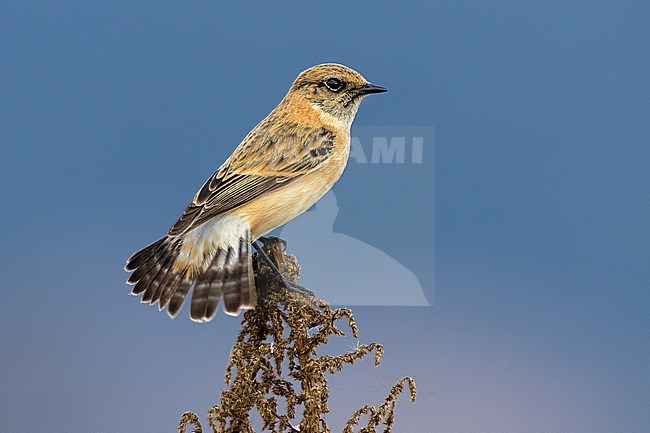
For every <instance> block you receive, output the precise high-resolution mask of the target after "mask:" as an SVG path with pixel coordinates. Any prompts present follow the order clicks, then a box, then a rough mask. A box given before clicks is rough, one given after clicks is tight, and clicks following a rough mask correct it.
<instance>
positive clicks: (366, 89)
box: [359, 83, 388, 95]
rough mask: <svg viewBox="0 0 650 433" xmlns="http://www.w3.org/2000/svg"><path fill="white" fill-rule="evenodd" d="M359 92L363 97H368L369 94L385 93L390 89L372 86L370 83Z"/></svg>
mask: <svg viewBox="0 0 650 433" xmlns="http://www.w3.org/2000/svg"><path fill="white" fill-rule="evenodd" d="M359 92H360V93H361V94H362V95H368V94H370V93H384V92H388V89H387V88H385V87H381V86H375V85H374V84H370V83H368V84H366V85H365V86H363V87H360V88H359Z"/></svg>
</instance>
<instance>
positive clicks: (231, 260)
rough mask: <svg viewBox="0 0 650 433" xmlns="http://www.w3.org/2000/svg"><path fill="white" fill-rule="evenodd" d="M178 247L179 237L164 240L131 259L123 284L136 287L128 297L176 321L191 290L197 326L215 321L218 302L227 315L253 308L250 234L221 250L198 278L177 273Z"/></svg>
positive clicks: (254, 299)
mask: <svg viewBox="0 0 650 433" xmlns="http://www.w3.org/2000/svg"><path fill="white" fill-rule="evenodd" d="M182 246H183V238H182V237H176V236H165V237H164V238H162V239H159V240H158V241H156V242H154V243H153V244H151V245H149V246H147V247H145V248H143V249H141V250H140V251H138V252H136V253H135V254H133V255H132V256H131V257H130V258H129V260H128V261H127V263H126V266H125V270H127V271H129V272H132V274H131V275H130V276H129V279H128V280H127V284H131V285H133V286H134V287H133V289H132V290H131V294H133V295H140V294H143V295H142V299H141V301H142V302H147V303H150V304H151V305H154V304H155V303H156V302H158V308H159V309H160V310H162V309H163V308H165V307H167V313H168V314H169V316H170V317H172V318H174V317H175V316H176V315H177V314H178V312H179V311H180V309H181V307H182V306H183V302H184V301H185V298H186V297H187V294H188V292H189V291H190V289H191V288H192V286H194V292H193V294H192V302H191V307H190V317H191V318H192V320H194V321H197V322H207V321H210V320H212V318H214V316H215V314H216V311H217V306H218V305H219V299H220V298H221V297H222V296H223V309H224V311H225V312H226V313H227V314H230V315H237V314H238V313H239V310H240V309H241V308H252V307H254V306H255V303H256V296H255V285H254V283H253V271H252V265H251V258H250V256H249V249H250V234H248V233H247V234H246V236H243V237H241V238H240V240H239V244H238V245H237V246H229V247H224V248H219V249H218V250H217V252H216V253H215V255H214V257H213V258H212V259H211V260H210V261H209V262H208V263H209V266H207V268H206V269H205V270H204V271H203V272H201V273H199V274H196V273H195V274H188V273H186V272H183V271H178V270H176V269H175V266H174V263H176V261H177V259H178V256H179V254H180V252H181V248H182Z"/></svg>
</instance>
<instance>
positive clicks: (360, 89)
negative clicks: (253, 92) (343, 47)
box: [289, 63, 388, 126]
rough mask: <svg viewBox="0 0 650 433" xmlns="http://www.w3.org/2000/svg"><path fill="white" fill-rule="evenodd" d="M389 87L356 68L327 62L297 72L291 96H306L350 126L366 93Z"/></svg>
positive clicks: (328, 114)
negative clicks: (369, 79) (376, 83)
mask: <svg viewBox="0 0 650 433" xmlns="http://www.w3.org/2000/svg"><path fill="white" fill-rule="evenodd" d="M387 90H388V89H385V88H383V87H380V86H375V85H374V84H371V83H369V82H368V80H366V79H365V78H364V77H363V75H361V74H360V73H358V72H357V71H355V70H354V69H350V68H348V67H346V66H343V65H338V64H335V63H324V64H322V65H316V66H312V67H311V68H309V69H307V70H306V71H303V72H302V73H301V74H300V75H298V78H296V81H294V82H293V84H292V85H291V89H290V90H289V96H290V97H292V98H299V99H303V100H306V101H307V102H309V104H311V106H312V107H313V108H314V109H316V110H318V111H320V112H321V113H323V114H325V115H326V116H332V117H333V118H334V119H335V120H337V121H338V122H342V123H344V124H347V125H348V126H349V125H350V124H351V123H352V120H354V116H355V114H356V113H357V110H358V109H359V104H360V103H361V100H362V99H363V98H364V97H366V96H367V95H369V94H371V93H383V92H386V91H387Z"/></svg>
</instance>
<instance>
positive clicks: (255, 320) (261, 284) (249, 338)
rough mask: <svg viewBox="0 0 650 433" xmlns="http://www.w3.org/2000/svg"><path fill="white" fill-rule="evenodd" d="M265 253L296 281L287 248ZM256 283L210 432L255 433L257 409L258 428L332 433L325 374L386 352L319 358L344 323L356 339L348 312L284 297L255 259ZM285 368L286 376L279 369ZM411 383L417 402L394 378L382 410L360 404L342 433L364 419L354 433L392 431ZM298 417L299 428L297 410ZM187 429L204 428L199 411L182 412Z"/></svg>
mask: <svg viewBox="0 0 650 433" xmlns="http://www.w3.org/2000/svg"><path fill="white" fill-rule="evenodd" d="M263 244H264V251H265V252H266V254H267V255H268V256H269V257H270V258H271V260H273V262H274V263H275V265H276V266H277V267H278V269H279V270H280V271H281V272H282V274H283V275H285V276H286V277H287V278H288V279H289V280H291V281H293V282H295V283H297V282H298V279H299V276H300V265H299V264H298V261H297V260H296V258H295V257H294V256H293V255H291V254H287V253H286V252H285V251H284V247H285V245H286V244H285V243H284V242H283V241H282V240H280V239H278V238H267V239H265V240H264V242H263ZM253 264H254V268H255V279H256V286H257V288H258V291H259V292H260V293H259V294H260V298H261V299H263V300H264V303H263V305H261V306H258V307H257V308H255V309H253V310H249V311H247V312H246V313H245V314H244V316H243V319H242V326H241V330H240V332H239V336H238V337H237V341H236V343H235V345H234V346H233V348H232V351H231V353H230V360H229V363H228V367H227V368H226V374H225V382H226V386H227V387H228V388H227V389H225V390H223V391H222V392H221V400H220V403H219V404H218V405H215V406H213V407H212V408H211V409H210V411H209V413H208V422H209V426H210V429H211V430H212V431H213V432H215V433H217V432H218V433H253V432H254V431H255V430H254V428H253V425H252V422H251V419H250V414H251V412H252V411H253V410H255V411H256V412H257V413H258V414H259V416H260V417H261V419H262V426H261V430H263V431H269V432H272V433H280V432H298V431H299V432H308V433H317V432H319V433H320V432H328V433H329V432H330V429H329V427H328V426H327V422H326V419H325V415H326V414H327V413H329V407H328V406H327V401H328V398H329V389H328V383H327V376H326V374H327V373H329V374H334V373H336V372H338V371H340V370H341V369H342V368H343V367H344V365H345V364H353V363H354V362H356V361H358V360H359V359H362V358H364V357H365V356H367V355H369V354H371V353H374V358H375V359H374V360H375V365H379V361H380V360H381V355H382V353H383V347H382V345H381V344H379V343H370V344H363V345H360V346H358V347H356V348H355V349H353V350H352V351H351V352H348V353H344V354H341V355H338V356H332V355H321V356H319V355H318V348H319V346H321V345H324V344H327V342H328V340H329V337H330V336H332V335H345V334H344V332H343V331H342V330H341V329H339V327H338V323H339V322H340V321H341V320H345V321H346V322H347V325H348V327H349V328H350V330H351V332H352V335H353V336H354V337H355V338H357V337H358V328H357V324H356V322H355V321H354V316H353V315H352V312H351V311H350V310H349V309H346V308H339V309H331V308H330V307H329V305H328V304H327V303H326V302H324V301H322V300H319V299H317V298H313V297H311V298H305V297H304V296H302V295H296V294H293V293H289V292H287V291H286V290H285V289H284V288H283V285H282V282H281V281H280V280H279V278H278V276H277V275H276V274H275V273H274V272H273V270H272V269H271V268H270V267H269V266H268V265H266V263H265V262H264V261H263V260H260V258H259V257H257V254H255V255H254V256H253ZM285 367H286V368H287V371H286V372H285V371H284V368H285ZM404 384H408V386H409V391H410V397H411V400H412V401H415V382H414V381H413V379H411V378H410V377H405V378H403V379H401V380H400V381H398V382H397V383H396V384H395V385H393V387H392V388H391V389H390V393H389V395H388V396H387V397H386V399H385V400H384V402H383V403H382V404H381V405H380V406H379V407H375V406H371V405H365V406H363V407H362V408H361V409H359V410H357V411H356V412H354V414H353V415H352V418H350V420H349V421H348V422H347V424H346V427H345V429H344V430H343V433H354V428H355V426H357V425H358V424H359V420H360V418H361V416H362V415H367V416H368V421H367V423H366V425H365V426H364V427H361V428H360V429H359V433H371V432H372V433H375V432H376V428H377V427H379V426H380V425H384V426H385V429H384V431H385V432H390V431H391V427H392V425H393V422H394V411H395V402H396V400H397V397H398V395H399V394H400V393H401V392H402V390H403V388H404ZM298 408H302V415H301V419H300V421H299V422H298V423H297V425H294V424H292V422H293V423H295V422H296V421H294V420H296V418H297V416H296V414H297V409H298ZM188 424H192V425H194V430H193V431H194V432H195V433H201V432H202V428H201V424H200V422H199V420H198V417H197V416H196V414H194V413H192V412H186V413H184V414H183V417H182V418H181V421H180V424H179V427H178V430H179V432H180V433H184V432H185V429H186V427H187V425H188Z"/></svg>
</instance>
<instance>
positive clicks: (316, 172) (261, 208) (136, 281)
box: [125, 64, 387, 322]
mask: <svg viewBox="0 0 650 433" xmlns="http://www.w3.org/2000/svg"><path fill="white" fill-rule="evenodd" d="M386 90H387V89H385V88H383V87H379V86H375V85H373V84H371V83H369V82H368V81H367V80H366V79H365V78H364V77H363V76H362V75H361V74H359V73H358V72H356V71H354V70H352V69H350V68H347V67H345V66H343V65H338V64H322V65H317V66H313V67H311V68H309V69H307V70H306V71H304V72H302V73H301V74H300V75H298V78H297V79H296V80H295V81H294V83H293V84H292V85H291V88H290V89H289V92H288V93H287V95H286V96H285V97H284V99H283V100H282V101H281V102H280V104H279V105H278V106H277V107H276V108H275V109H274V110H273V111H271V113H270V114H269V115H268V116H267V117H266V118H265V119H264V120H262V121H261V122H260V123H259V124H258V125H257V126H255V128H253V130H252V131H251V132H249V133H248V135H247V136H246V137H245V138H244V140H243V141H242V142H241V143H240V144H239V146H238V147H237V148H236V149H235V151H234V152H233V153H232V155H231V156H230V157H229V158H228V159H227V160H226V162H224V163H223V164H222V165H221V167H219V169H218V170H217V171H216V172H215V173H214V174H213V175H212V176H211V177H210V178H209V179H208V180H207V181H206V182H205V183H204V184H203V186H202V187H201V189H199V191H198V192H197V193H196V195H195V196H194V199H193V200H192V202H191V203H190V204H189V205H188V206H187V208H186V209H185V211H184V212H183V214H182V215H181V217H180V218H179V219H178V221H177V222H176V224H174V225H173V226H172V227H171V228H170V229H169V232H168V233H167V235H166V236H165V237H163V238H162V239H159V240H158V241H156V242H154V243H153V244H151V245H149V246H147V247H145V248H143V249H142V250H140V251H138V252H136V253H135V254H133V255H132V256H131V257H130V258H129V260H128V261H127V263H126V266H125V269H126V271H129V272H132V273H131V275H130V276H129V279H128V280H127V284H131V285H134V287H133V289H132V291H131V293H132V294H134V295H139V294H143V296H142V302H149V303H150V304H152V305H153V304H155V303H156V302H158V305H159V309H160V310H162V309H163V308H165V307H167V313H168V314H169V315H170V316H171V317H172V318H173V317H175V316H176V315H177V314H178V311H179V310H180V308H181V307H182V305H183V302H184V301H185V298H186V297H187V294H188V292H189V290H190V288H192V287H194V289H193V292H192V301H191V304H190V317H191V318H192V320H194V321H197V322H207V321H210V320H212V318H213V317H214V316H215V314H216V311H217V306H218V304H219V300H220V298H223V309H224V311H225V312H226V313H227V314H230V315H237V314H238V313H239V310H240V309H242V308H252V307H254V306H255V304H256V292H255V286H254V281H253V271H252V264H251V257H250V254H249V252H250V245H251V242H253V241H255V240H256V239H258V238H259V237H260V236H263V235H265V234H267V233H268V232H270V231H271V230H273V229H275V228H277V227H279V226H281V225H283V224H284V223H286V222H287V221H289V220H291V219H293V218H295V217H296V216H298V215H300V214H301V213H303V212H304V211H306V210H307V209H309V208H310V207H311V206H312V205H313V204H314V203H316V201H318V199H320V198H321V197H322V196H323V195H324V194H325V193H326V192H327V191H328V190H329V189H330V188H331V187H332V185H333V184H334V183H335V182H336V181H337V180H338V179H339V177H340V176H341V173H342V172H343V169H344V168H345V166H346V163H347V160H348V154H349V152H350V126H351V124H352V121H353V120H354V116H355V115H356V113H357V110H358V108H359V104H360V102H361V100H362V99H363V98H364V97H365V96H366V95H368V94H371V93H381V92H385V91H386Z"/></svg>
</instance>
